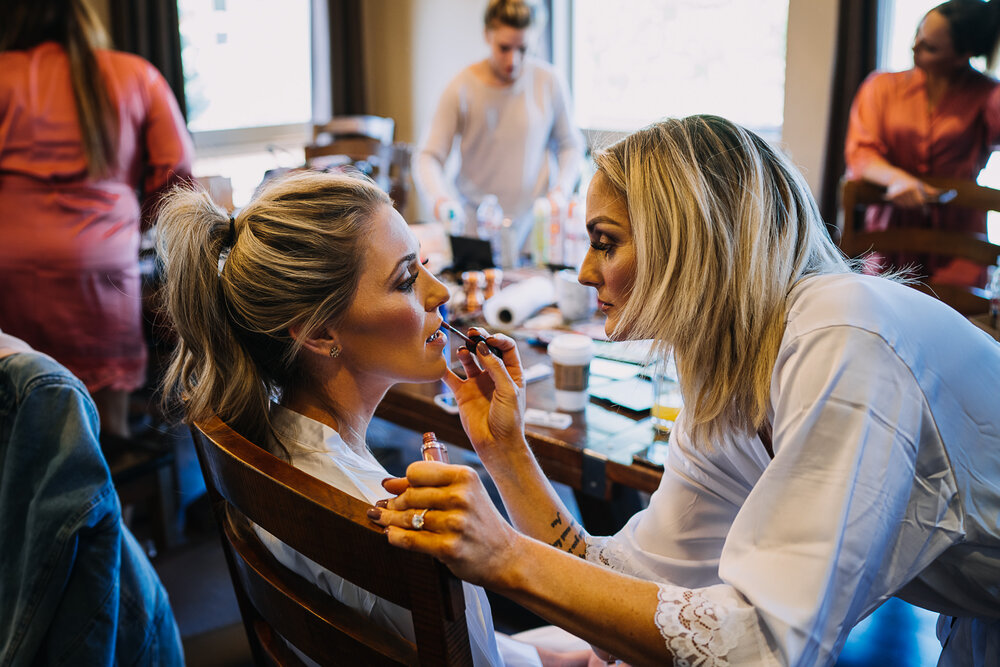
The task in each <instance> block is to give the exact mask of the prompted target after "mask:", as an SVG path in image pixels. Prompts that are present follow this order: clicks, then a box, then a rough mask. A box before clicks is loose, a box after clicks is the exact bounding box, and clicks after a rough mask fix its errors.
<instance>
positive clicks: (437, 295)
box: [420, 267, 451, 313]
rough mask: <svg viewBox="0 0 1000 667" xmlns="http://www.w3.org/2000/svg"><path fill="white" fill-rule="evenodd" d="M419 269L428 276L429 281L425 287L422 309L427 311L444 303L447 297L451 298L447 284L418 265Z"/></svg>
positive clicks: (433, 309) (435, 308)
mask: <svg viewBox="0 0 1000 667" xmlns="http://www.w3.org/2000/svg"><path fill="white" fill-rule="evenodd" d="M420 270H421V271H424V272H425V273H427V277H428V278H430V281H431V282H430V284H429V285H428V287H427V292H426V296H425V297H424V310H426V311H427V312H428V313H429V312H431V311H435V310H437V309H438V308H440V307H441V306H443V305H444V304H446V303H447V302H448V299H450V298H451V294H450V293H449V292H448V287H447V285H445V284H444V283H443V282H441V281H440V280H438V279H437V277H436V276H435V275H434V274H433V273H431V272H430V271H428V270H427V269H426V268H424V267H420Z"/></svg>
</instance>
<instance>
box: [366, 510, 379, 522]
mask: <svg viewBox="0 0 1000 667" xmlns="http://www.w3.org/2000/svg"><path fill="white" fill-rule="evenodd" d="M367 514H368V518H369V519H371V520H372V521H378V520H379V519H380V518H382V510H380V509H379V508H377V507H373V508H371V509H370V510H368V512H367Z"/></svg>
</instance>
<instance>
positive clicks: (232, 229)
mask: <svg viewBox="0 0 1000 667" xmlns="http://www.w3.org/2000/svg"><path fill="white" fill-rule="evenodd" d="M234 245H236V218H234V217H233V216H229V247H230V248H232V247H233V246H234Z"/></svg>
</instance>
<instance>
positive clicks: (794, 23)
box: [364, 0, 837, 193]
mask: <svg viewBox="0 0 1000 667" xmlns="http://www.w3.org/2000/svg"><path fill="white" fill-rule="evenodd" d="M485 6H486V3H485V0H475V1H468V2H466V1H462V0H365V2H364V9H365V15H364V16H365V35H364V37H365V45H366V48H365V51H366V52H365V58H366V65H367V68H368V71H369V73H370V78H369V100H370V103H371V111H372V113H376V114H379V115H384V116H392V117H393V118H395V119H396V127H397V133H396V134H397V138H398V139H399V140H401V141H416V140H418V139H419V137H420V133H421V131H422V130H423V128H425V127H427V125H428V124H429V123H430V119H431V116H432V115H433V113H434V108H435V105H436V104H437V99H438V96H439V95H440V94H441V91H442V90H444V87H445V85H446V84H447V82H448V80H449V79H450V78H451V77H452V76H453V75H454V74H455V72H457V71H458V70H459V69H460V68H461V67H463V66H464V65H466V64H468V63H470V62H472V61H474V60H476V59H478V58H482V57H484V56H485V54H486V46H485V45H484V43H483V38H482V31H481V30H480V29H479V25H480V21H481V20H482V19H481V17H482V12H483V9H484V7H485ZM788 14H789V16H788V52H787V64H786V70H785V120H784V129H783V136H782V144H783V147H784V149H785V151H786V152H787V153H788V154H789V155H791V157H792V159H793V160H794V161H795V162H796V164H798V165H799V167H800V168H802V170H803V172H804V173H805V175H806V178H807V180H808V181H809V185H810V187H812V189H813V192H814V193H815V192H818V191H819V187H820V180H819V179H820V178H821V167H822V164H823V159H824V144H825V141H826V122H827V117H828V107H829V94H830V77H831V75H832V72H833V48H834V37H835V32H836V18H837V2H836V0H790V3H789V12H788Z"/></svg>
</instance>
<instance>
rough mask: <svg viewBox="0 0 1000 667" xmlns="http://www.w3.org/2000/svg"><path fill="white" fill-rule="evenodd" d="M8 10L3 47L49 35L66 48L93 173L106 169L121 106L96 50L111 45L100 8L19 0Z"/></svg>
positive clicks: (77, 1)
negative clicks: (110, 91) (110, 90)
mask: <svg viewBox="0 0 1000 667" xmlns="http://www.w3.org/2000/svg"><path fill="white" fill-rule="evenodd" d="M4 13H5V16H4V19H5V20H4V22H3V23H2V24H0V25H2V27H0V51H23V50H27V49H30V48H34V47H35V46H38V45H39V44H41V43H42V42H46V41H54V42H56V43H58V44H59V45H60V46H62V48H63V49H64V50H65V51H66V56H67V58H68V59H69V72H70V83H71V84H72V86H73V99H74V100H75V102H76V114H77V117H78V118H79V124H80V135H81V138H82V140H83V152H84V155H86V156H87V171H88V174H89V175H90V177H91V178H100V177H101V176H105V175H107V173H108V172H109V171H110V170H111V168H112V166H113V165H114V161H115V153H116V152H117V135H118V111H117V109H116V108H115V106H114V105H113V104H112V103H111V98H110V96H109V95H108V90H107V86H106V84H105V82H104V77H103V76H102V74H101V68H100V66H99V65H98V62H97V55H96V52H97V50H98V49H102V48H107V47H108V36H107V33H106V32H105V30H104V26H102V25H101V22H100V19H98V18H97V14H96V13H95V12H94V10H93V9H91V7H90V5H88V4H87V3H86V2H85V1H84V0H15V1H14V3H13V6H12V7H10V8H6V7H5V8H4Z"/></svg>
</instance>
